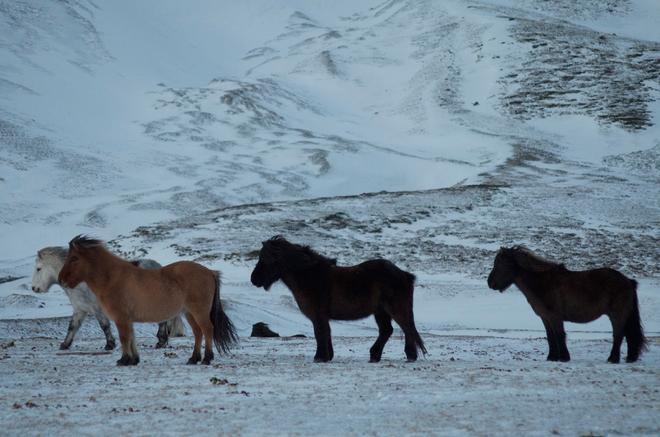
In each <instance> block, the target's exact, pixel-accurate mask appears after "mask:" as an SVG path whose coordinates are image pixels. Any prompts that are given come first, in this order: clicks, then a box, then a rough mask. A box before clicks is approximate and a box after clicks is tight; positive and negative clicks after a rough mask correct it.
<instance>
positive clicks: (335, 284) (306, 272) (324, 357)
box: [251, 236, 426, 362]
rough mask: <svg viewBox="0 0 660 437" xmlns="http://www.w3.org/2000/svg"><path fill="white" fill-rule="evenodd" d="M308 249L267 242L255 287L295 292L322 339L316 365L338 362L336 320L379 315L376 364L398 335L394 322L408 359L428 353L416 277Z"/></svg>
mask: <svg viewBox="0 0 660 437" xmlns="http://www.w3.org/2000/svg"><path fill="white" fill-rule="evenodd" d="M336 264H337V262H336V260H334V259H330V258H326V257H324V256H322V255H320V254H318V253H316V252H315V251H313V250H312V249H310V248H309V247H307V246H300V245H298V244H293V243H289V242H288V241H287V240H286V239H284V238H283V237H281V236H276V237H273V238H271V239H270V240H267V241H265V242H264V243H263V246H262V248H261V251H260V252H259V262H258V263H257V266H256V267H255V268H254V271H253V272H252V278H251V279H252V284H254V285H255V286H256V287H263V288H264V289H266V290H268V289H269V288H270V286H271V285H273V284H274V283H275V282H277V281H278V280H280V279H281V280H282V282H284V284H286V286H287V287H289V289H290V290H291V292H292V293H293V297H294V298H295V299H296V302H297V303H298V307H300V311H302V313H303V314H304V315H305V316H307V318H309V319H310V320H311V321H312V324H313V325H314V336H315V337H316V355H314V361H315V362H327V361H330V360H332V357H333V355H334V352H333V350H332V339H331V338H330V320H331V319H333V320H357V319H362V318H364V317H368V316H369V315H371V314H373V315H374V317H375V318H376V323H377V324H378V330H379V333H378V339H377V340H376V342H375V343H374V345H373V346H372V347H371V349H370V351H369V352H370V360H369V361H371V362H378V361H380V358H381V355H382V353H383V347H384V346H385V343H386V342H387V340H388V339H389V338H390V335H392V319H394V321H395V322H396V323H397V324H398V325H399V326H400V327H401V329H403V332H404V334H405V336H406V346H405V352H406V356H407V357H408V361H415V360H416V359H417V349H418V348H419V349H420V350H421V351H422V352H423V353H424V354H426V349H425V348H424V343H423V342H422V339H421V337H420V336H419V333H418V332H417V329H416V328H415V320H414V317H413V288H414V283H415V276H414V275H412V274H410V273H408V272H405V271H403V270H401V269H400V268H398V267H397V266H395V265H394V264H392V263H391V262H389V261H386V260H383V259H376V260H371V261H366V262H363V263H362V264H358V265H356V266H352V267H338V266H337V265H336Z"/></svg>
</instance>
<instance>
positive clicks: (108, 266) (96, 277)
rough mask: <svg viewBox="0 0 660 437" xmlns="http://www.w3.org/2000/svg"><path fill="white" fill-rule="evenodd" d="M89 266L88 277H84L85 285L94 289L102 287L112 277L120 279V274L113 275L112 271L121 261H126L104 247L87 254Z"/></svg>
mask: <svg viewBox="0 0 660 437" xmlns="http://www.w3.org/2000/svg"><path fill="white" fill-rule="evenodd" d="M88 261H89V262H90V265H91V268H90V270H89V275H88V276H89V277H88V278H85V282H86V283H87V285H88V286H89V287H90V288H92V289H96V290H100V289H104V288H106V287H107V286H108V283H109V282H110V281H111V280H113V279H121V278H122V275H114V274H113V272H114V271H115V270H116V269H117V267H119V266H121V265H122V264H123V263H128V262H127V261H124V260H123V259H121V258H119V257H118V256H116V255H113V254H112V253H110V252H109V251H107V250H106V249H104V248H99V249H96V250H94V251H93V252H92V253H90V254H89V255H88Z"/></svg>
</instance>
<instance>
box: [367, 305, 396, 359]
mask: <svg viewBox="0 0 660 437" xmlns="http://www.w3.org/2000/svg"><path fill="white" fill-rule="evenodd" d="M374 318H375V319H376V324H378V338H377V339H376V342H375V343H374V345H373V346H371V349H369V362H370V363H377V362H379V361H380V357H381V356H382V355H383V348H384V347H385V343H387V340H389V338H390V336H391V335H392V332H393V331H394V330H393V329H392V317H390V315H389V314H387V313H386V312H385V311H379V312H377V313H375V314H374Z"/></svg>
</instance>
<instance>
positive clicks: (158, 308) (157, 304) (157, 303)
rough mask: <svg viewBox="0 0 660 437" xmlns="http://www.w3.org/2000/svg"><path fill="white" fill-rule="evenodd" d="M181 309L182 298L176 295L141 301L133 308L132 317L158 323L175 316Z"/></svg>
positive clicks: (140, 320)
mask: <svg viewBox="0 0 660 437" xmlns="http://www.w3.org/2000/svg"><path fill="white" fill-rule="evenodd" d="M182 309H183V300H182V299H177V298H176V297H170V298H169V299H162V300H153V301H150V302H141V303H140V304H138V305H136V306H135V307H134V308H133V317H132V318H133V320H134V321H136V322H154V323H160V322H164V321H165V320H168V319H171V318H172V317H174V316H176V315H177V314H179V313H180V312H181V310H182Z"/></svg>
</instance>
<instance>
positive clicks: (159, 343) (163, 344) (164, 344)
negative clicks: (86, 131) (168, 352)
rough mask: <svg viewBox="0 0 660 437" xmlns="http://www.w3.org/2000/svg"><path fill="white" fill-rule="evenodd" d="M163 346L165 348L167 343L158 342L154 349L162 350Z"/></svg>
mask: <svg viewBox="0 0 660 437" xmlns="http://www.w3.org/2000/svg"><path fill="white" fill-rule="evenodd" d="M165 346H167V342H166V341H164V342H160V341H159V342H158V343H156V349H162V348H164V347H165Z"/></svg>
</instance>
